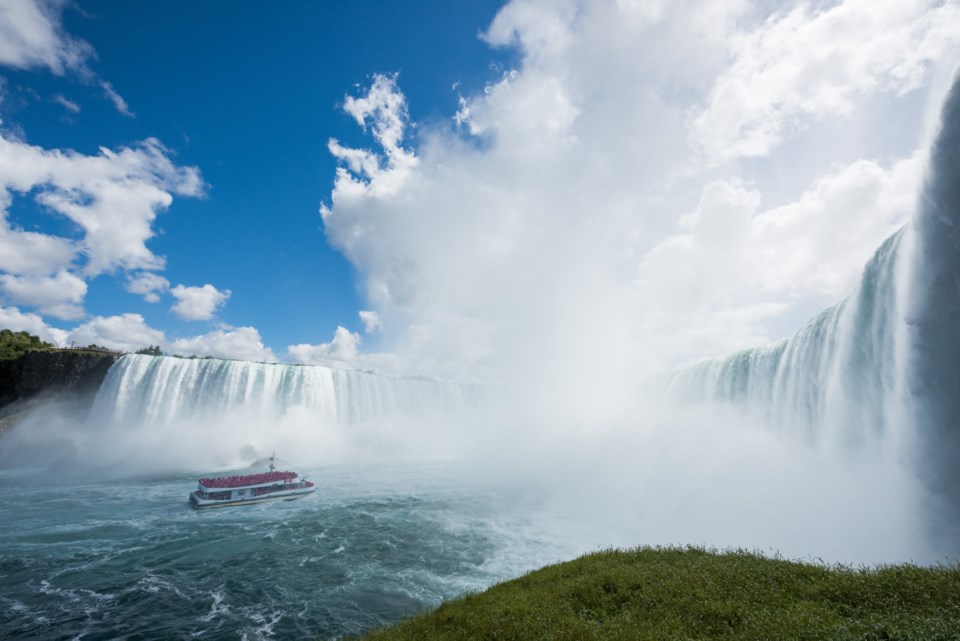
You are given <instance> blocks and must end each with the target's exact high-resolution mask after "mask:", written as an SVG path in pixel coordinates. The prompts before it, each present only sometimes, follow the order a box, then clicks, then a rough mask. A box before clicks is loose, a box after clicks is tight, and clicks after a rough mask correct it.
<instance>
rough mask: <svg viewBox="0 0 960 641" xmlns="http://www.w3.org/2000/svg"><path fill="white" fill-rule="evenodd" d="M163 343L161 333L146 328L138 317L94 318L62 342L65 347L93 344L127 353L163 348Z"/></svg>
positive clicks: (129, 315)
mask: <svg viewBox="0 0 960 641" xmlns="http://www.w3.org/2000/svg"><path fill="white" fill-rule="evenodd" d="M164 341H165V337H164V334H163V332H161V331H160V330H157V329H154V328H152V327H150V326H149V325H147V323H146V321H145V320H144V318H143V316H141V315H140V314H120V315H118V316H106V317H104V316H95V317H94V318H92V319H91V320H89V321H87V322H86V323H83V324H82V325H78V326H77V327H75V328H73V329H72V330H70V331H69V333H68V335H67V338H66V342H67V343H68V344H76V345H80V346H83V345H94V344H95V345H100V346H102V347H108V348H110V349H116V350H121V351H128V352H130V351H136V350H138V349H141V348H143V347H149V346H150V345H163V344H164Z"/></svg>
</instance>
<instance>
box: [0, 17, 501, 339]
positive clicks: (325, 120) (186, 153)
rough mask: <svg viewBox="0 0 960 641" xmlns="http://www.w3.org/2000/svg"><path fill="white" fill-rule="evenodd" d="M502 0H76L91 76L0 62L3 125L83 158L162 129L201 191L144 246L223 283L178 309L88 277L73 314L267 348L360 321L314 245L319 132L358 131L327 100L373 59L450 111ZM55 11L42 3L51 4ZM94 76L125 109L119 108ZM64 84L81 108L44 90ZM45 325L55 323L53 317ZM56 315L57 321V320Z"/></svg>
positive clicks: (377, 67)
mask: <svg viewBox="0 0 960 641" xmlns="http://www.w3.org/2000/svg"><path fill="white" fill-rule="evenodd" d="M497 6H498V4H497V3H496V2H484V1H480V0H460V1H457V2H446V1H444V2H439V1H438V2H418V3H409V4H408V3H395V2H351V3H342V4H337V5H334V4H331V3H317V2H297V3H280V4H272V5H271V4H263V3H224V2H220V3H200V4H198V3H194V2H166V1H164V2H154V3H151V2H143V3H140V2H138V3H120V4H117V3H112V2H86V1H84V2H80V3H77V5H76V6H69V5H68V6H66V7H65V9H64V10H63V12H62V14H61V15H62V24H63V29H64V31H65V32H66V33H68V34H70V36H71V37H73V38H76V39H81V40H83V41H85V42H86V43H88V44H89V45H90V46H91V47H92V49H93V50H95V52H96V58H93V57H92V56H91V57H90V59H89V60H88V61H87V64H88V66H89V69H90V71H91V72H92V73H93V74H95V75H96V80H94V81H90V80H88V79H85V78H83V77H82V74H80V73H78V72H76V71H70V70H68V71H66V72H65V73H62V74H59V75H58V74H56V73H53V72H52V71H51V70H50V69H48V68H45V67H42V66H40V67H39V68H38V67H30V68H27V69H17V68H11V67H10V66H7V67H5V68H2V70H0V74H2V76H3V77H4V78H5V79H6V82H5V86H4V91H3V100H2V102H0V114H2V116H0V117H2V119H3V126H4V128H5V130H7V131H10V132H15V134H16V135H18V136H20V137H22V139H23V140H25V141H26V142H29V143H31V144H34V145H39V146H41V147H44V148H47V149H73V150H76V151H78V152H80V153H83V154H93V155H95V154H97V153H98V149H99V148H100V147H108V148H116V147H121V146H126V145H130V144H132V143H134V142H136V141H139V140H143V139H145V138H148V137H156V138H158V139H159V140H160V141H161V142H162V143H163V145H164V146H165V147H166V148H167V149H168V150H169V155H170V157H171V158H172V159H173V160H174V162H176V163H177V164H178V165H183V166H194V167H197V168H198V169H199V171H200V173H201V175H202V177H203V180H204V181H205V183H206V184H207V188H206V190H205V196H204V197H202V198H175V199H174V202H173V204H172V205H171V206H170V207H169V209H167V210H166V211H164V212H163V213H161V214H160V215H159V217H158V219H157V222H156V224H155V231H156V234H157V235H156V236H155V237H154V238H152V239H151V240H150V241H149V243H148V245H149V247H150V249H151V250H153V252H154V253H156V254H158V255H161V256H165V257H166V259H167V262H166V269H165V270H164V271H163V275H164V276H165V277H166V278H167V279H169V281H170V282H171V283H174V284H176V283H184V284H186V285H203V284H205V283H212V284H213V285H214V286H215V287H217V288H218V289H220V290H223V289H229V290H230V291H231V296H230V298H229V300H228V301H227V302H226V303H225V304H224V306H223V307H222V308H221V309H219V310H218V311H217V313H216V314H215V315H214V317H213V318H212V319H211V320H209V321H183V320H181V319H179V318H178V317H177V316H176V315H175V314H173V313H171V312H170V310H169V307H170V302H171V299H170V297H169V296H164V297H163V298H164V300H163V301H162V302H161V303H148V302H145V301H144V300H142V298H141V297H139V296H137V295H135V294H131V293H128V292H127V291H125V288H124V279H123V275H122V274H121V273H117V274H103V275H100V276H98V277H96V278H94V279H92V280H90V281H89V290H88V292H87V294H86V298H85V300H84V303H83V305H84V308H85V310H86V312H87V315H88V316H90V315H100V316H111V315H116V314H122V313H126V312H133V313H138V314H142V315H143V316H144V317H145V319H146V320H147V322H148V323H149V325H150V326H152V327H154V328H157V329H160V330H162V331H164V332H166V333H167V334H169V335H170V336H171V337H172V336H191V335H195V334H198V333H203V332H204V331H206V329H208V327H211V326H214V325H217V324H218V323H228V324H230V325H235V326H247V325H249V326H254V327H257V328H258V329H259V331H260V333H261V335H262V336H263V340H264V342H265V343H266V344H268V345H276V346H278V348H279V349H280V350H281V351H282V348H283V347H284V346H286V345H288V344H293V343H298V342H299V343H303V342H307V343H320V342H323V341H325V340H329V338H330V336H331V335H332V334H333V331H334V330H335V329H336V328H337V326H338V325H343V326H345V327H347V328H349V329H351V330H354V331H356V330H358V329H359V328H360V326H361V322H360V320H359V318H358V316H357V311H358V310H359V309H361V308H362V306H363V303H362V301H361V300H360V296H359V295H358V289H357V282H356V280H357V278H356V274H355V272H354V269H353V267H352V266H351V265H350V263H349V262H348V261H347V260H346V259H345V258H344V257H343V256H342V255H341V254H340V253H339V252H338V251H336V250H334V249H333V248H331V247H330V246H329V245H328V244H327V243H326V241H325V239H324V236H323V231H322V225H321V221H320V217H319V214H318V208H319V205H320V202H321V200H322V199H324V198H327V197H328V196H329V191H330V186H331V184H332V181H333V176H334V171H335V166H336V161H335V159H334V158H333V156H331V155H330V153H329V152H328V151H327V148H326V144H327V140H328V139H329V138H331V137H336V138H338V139H341V140H344V141H353V142H357V143H360V142H362V136H363V134H362V131H360V130H359V129H358V128H357V126H356V124H355V123H353V121H352V120H350V119H349V117H348V116H347V115H346V114H344V113H343V112H342V111H341V110H340V109H339V108H338V105H340V104H341V103H342V102H343V100H344V96H345V95H346V94H347V93H349V92H352V91H354V89H355V87H357V86H358V85H364V84H368V83H369V82H370V79H371V77H372V74H373V73H375V72H386V73H399V74H400V77H401V78H402V81H403V83H404V88H405V90H406V92H407V94H408V96H409V98H410V102H411V115H412V116H413V117H414V118H416V120H418V121H430V120H433V119H444V118H449V117H450V115H451V114H452V113H453V112H455V111H456V108H457V93H456V92H455V91H454V90H453V89H452V86H453V85H454V83H460V84H461V85H462V86H464V87H472V88H474V89H477V88H482V86H483V84H484V83H485V82H486V81H487V80H488V79H490V78H491V77H494V76H495V75H496V73H497V70H496V65H503V64H505V63H506V62H507V61H508V60H509V55H507V54H506V53H498V52H492V51H491V49H490V48H489V47H488V46H487V45H486V44H484V43H483V42H481V41H480V39H479V38H478V34H479V33H480V31H481V29H482V28H483V26H484V25H485V24H487V23H489V21H490V20H491V19H492V18H493V15H494V14H495V12H496V9H497ZM53 13H54V14H55V13H56V12H55V11H53ZM101 79H102V80H105V81H107V82H109V83H111V85H112V86H113V87H114V88H115V90H116V91H117V92H118V93H119V94H120V95H121V96H122V97H123V99H124V100H125V101H126V103H127V104H128V105H129V109H130V110H131V111H132V112H133V114H135V115H134V116H133V117H129V116H125V115H123V114H122V113H120V112H118V110H117V109H116V108H115V107H114V105H113V104H112V103H111V102H110V101H109V100H108V99H107V98H106V97H105V96H104V92H103V90H102V89H101V87H100V86H99V85H98V84H97V82H98V81H99V80H101ZM58 96H61V97H63V98H65V99H66V100H68V101H70V102H71V103H73V104H75V105H76V107H77V108H78V111H77V112H76V113H74V112H73V111H72V110H71V109H70V108H66V107H64V106H63V105H62V104H60V103H59V102H56V99H57V98H56V97H58ZM10 220H11V222H14V223H16V224H19V225H21V226H22V227H23V228H24V229H28V230H37V231H43V232H45V233H57V234H62V235H67V236H75V231H74V230H73V229H72V225H71V224H69V222H68V221H65V220H64V219H63V218H62V217H58V216H56V215H55V214H51V212H49V211H47V210H45V209H44V208H43V207H40V206H38V205H37V203H36V202H35V201H33V199H32V198H31V197H30V195H29V194H27V195H17V196H16V200H15V202H14V203H13V206H12V207H11V209H10ZM50 320H51V321H52V322H54V323H56V320H55V319H50ZM59 324H61V325H65V326H69V323H59Z"/></svg>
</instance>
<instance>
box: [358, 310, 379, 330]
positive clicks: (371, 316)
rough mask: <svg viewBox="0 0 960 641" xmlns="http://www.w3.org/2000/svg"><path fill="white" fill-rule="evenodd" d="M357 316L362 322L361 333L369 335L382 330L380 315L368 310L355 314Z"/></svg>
mask: <svg viewBox="0 0 960 641" xmlns="http://www.w3.org/2000/svg"><path fill="white" fill-rule="evenodd" d="M357 315H358V316H360V320H361V321H362V322H363V331H365V332H366V333H368V334H370V333H372V332H376V331H378V330H381V329H383V321H382V320H381V319H380V314H378V313H376V312H374V311H370V310H369V309H361V310H360V311H359V312H357Z"/></svg>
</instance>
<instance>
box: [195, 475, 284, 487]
mask: <svg viewBox="0 0 960 641" xmlns="http://www.w3.org/2000/svg"><path fill="white" fill-rule="evenodd" d="M295 478H297V475H296V473H294V472H264V473H263V474H247V475H245V476H222V477H217V478H202V479H200V485H202V486H204V487H244V486H246V485H259V484H260V483H271V482H277V481H292V480H293V479H295Z"/></svg>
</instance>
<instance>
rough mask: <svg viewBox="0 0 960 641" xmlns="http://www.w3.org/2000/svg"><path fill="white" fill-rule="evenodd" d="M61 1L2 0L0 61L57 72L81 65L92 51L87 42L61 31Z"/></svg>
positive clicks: (82, 66) (1, 62) (91, 54)
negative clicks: (45, 68)
mask: <svg viewBox="0 0 960 641" xmlns="http://www.w3.org/2000/svg"><path fill="white" fill-rule="evenodd" d="M64 4H65V3H64V2H62V1H57V0H52V1H48V2H44V1H37V0H4V2H3V3H2V4H0V64H2V65H8V66H11V67H16V68H18V69H28V68H31V67H47V68H48V69H50V70H51V71H53V72H54V73H56V74H62V73H63V72H64V71H65V70H66V69H82V68H84V66H85V64H86V60H87V59H88V58H90V57H92V56H93V55H94V52H93V48H92V47H90V45H88V44H87V43H86V42H83V41H82V40H77V39H75V38H72V37H71V36H69V35H68V34H67V33H65V32H64V30H63V26H62V24H61V20H60V13H61V11H62V9H63V6H64Z"/></svg>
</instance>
